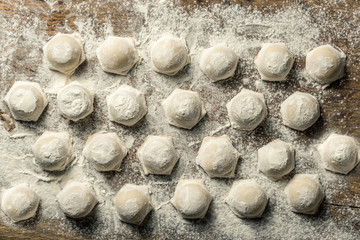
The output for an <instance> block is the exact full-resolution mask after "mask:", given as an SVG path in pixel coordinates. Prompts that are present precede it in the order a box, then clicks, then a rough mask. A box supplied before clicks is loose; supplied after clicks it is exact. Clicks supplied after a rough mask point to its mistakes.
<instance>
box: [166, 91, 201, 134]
mask: <svg viewBox="0 0 360 240" xmlns="http://www.w3.org/2000/svg"><path fill="white" fill-rule="evenodd" d="M162 106H163V108H164V111H165V115H166V118H167V120H168V122H169V124H171V125H174V126H177V127H180V128H185V129H192V128H193V127H194V126H195V125H196V124H197V123H198V122H199V121H200V120H201V119H202V118H203V117H204V116H205V114H206V110H205V107H204V104H203V103H202V101H201V100H200V98H199V95H198V94H197V93H196V92H193V91H190V90H182V89H175V90H174V91H173V92H172V93H171V94H170V95H169V96H168V97H167V98H166V99H165V100H164V101H163V102H162Z"/></svg>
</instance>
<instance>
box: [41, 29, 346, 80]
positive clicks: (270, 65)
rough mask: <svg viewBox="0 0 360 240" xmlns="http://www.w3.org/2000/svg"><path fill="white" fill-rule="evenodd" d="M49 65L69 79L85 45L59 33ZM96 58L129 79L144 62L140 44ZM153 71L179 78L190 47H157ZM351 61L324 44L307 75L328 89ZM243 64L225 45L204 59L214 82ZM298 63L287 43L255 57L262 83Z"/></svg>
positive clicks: (115, 41)
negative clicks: (134, 69) (240, 63)
mask: <svg viewBox="0 0 360 240" xmlns="http://www.w3.org/2000/svg"><path fill="white" fill-rule="evenodd" d="M43 50H44V56H45V58H44V59H45V62H46V64H47V66H48V67H49V68H50V69H52V70H56V71H59V72H62V73H64V74H67V75H71V74H73V73H74V71H75V69H76V68H77V67H78V66H79V65H80V64H81V63H82V62H83V61H84V60H85V54H84V49H83V40H82V39H81V37H80V36H79V35H78V34H61V33H58V34H57V35H55V36H54V37H53V38H51V39H50V41H49V42H48V43H47V44H46V45H45V46H44V49H43ZM96 54H97V57H98V60H99V63H100V66H101V68H102V69H103V70H104V71H105V72H109V73H114V74H121V75H126V74H127V73H128V72H129V71H130V69H131V68H133V67H134V66H135V65H136V64H138V63H139V62H140V60H141V56H140V55H139V53H138V51H137V49H136V46H135V44H134V39H132V38H123V37H114V36H111V37H109V38H107V39H106V40H105V41H104V42H103V43H101V44H100V46H99V48H98V49H97V50H96ZM150 56H151V65H152V68H153V69H154V70H155V71H156V72H159V73H162V74H166V75H175V74H177V73H178V72H179V71H180V70H181V69H183V68H184V66H186V65H187V64H189V63H190V57H189V52H188V48H187V46H186V42H185V40H184V39H181V38H178V37H176V36H174V35H171V34H166V35H164V36H162V37H161V38H160V39H159V40H157V41H156V42H154V43H153V44H151V46H150ZM345 59H346V56H345V54H344V52H343V51H341V50H340V49H337V48H334V47H332V46H331V45H322V46H319V47H317V48H315V49H313V50H311V51H309V52H308V53H307V55H306V71H307V73H308V75H309V76H310V78H311V79H313V80H315V81H317V82H318V83H320V84H322V85H325V86H327V85H329V84H330V83H331V82H333V81H335V80H337V79H339V78H341V77H342V76H343V72H344V66H345ZM238 61H239V57H238V56H237V55H236V53H235V52H234V51H233V50H232V49H230V48H229V47H227V46H226V44H225V43H222V44H218V45H215V46H213V47H210V48H208V49H205V50H204V51H203V53H202V55H201V58H200V69H201V70H202V72H203V73H204V74H205V75H206V76H207V77H208V78H209V79H210V80H211V81H213V82H216V81H219V80H224V79H227V78H229V77H232V76H233V75H234V73H235V70H236V68H237V65H238ZM293 63H294V56H293V54H292V53H291V52H290V51H289V49H288V48H287V47H286V45H285V44H284V43H264V44H263V45H262V48H261V50H260V51H259V53H258V55H257V56H256V57H255V66H256V68H257V70H258V72H259V74H260V77H261V79H263V80H267V81H284V80H286V76H287V75H288V73H289V72H290V70H291V68H292V65H293Z"/></svg>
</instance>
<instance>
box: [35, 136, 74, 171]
mask: <svg viewBox="0 0 360 240" xmlns="http://www.w3.org/2000/svg"><path fill="white" fill-rule="evenodd" d="M32 150H33V153H34V156H35V162H36V163H37V164H38V165H39V166H40V167H41V168H42V169H44V170H46V171H62V170H64V169H65V168H66V166H67V165H68V164H69V163H70V162H71V161H72V160H73V159H74V158H75V154H74V149H73V146H72V144H71V139H70V136H69V134H68V133H67V132H50V131H46V132H44V133H43V134H42V135H41V136H40V137H39V138H38V140H36V142H35V144H34V145H33V146H32Z"/></svg>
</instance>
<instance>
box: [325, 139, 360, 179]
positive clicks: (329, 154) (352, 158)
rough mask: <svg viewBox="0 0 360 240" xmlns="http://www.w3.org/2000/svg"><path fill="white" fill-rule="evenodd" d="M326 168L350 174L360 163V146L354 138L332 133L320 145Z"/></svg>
mask: <svg viewBox="0 0 360 240" xmlns="http://www.w3.org/2000/svg"><path fill="white" fill-rule="evenodd" d="M318 150H319V152H320V156H321V160H322V162H323V163H324V165H325V169H327V170H330V171H333V172H336V173H341V174H348V173H349V172H350V171H351V170H352V169H353V168H354V167H355V166H356V165H357V164H358V163H359V153H360V151H359V146H358V143H357V142H356V141H355V139H354V138H352V137H349V136H345V135H339V134H334V133H333V134H331V135H330V136H329V137H328V138H327V139H326V140H325V142H324V143H323V144H321V145H320V146H319V147H318Z"/></svg>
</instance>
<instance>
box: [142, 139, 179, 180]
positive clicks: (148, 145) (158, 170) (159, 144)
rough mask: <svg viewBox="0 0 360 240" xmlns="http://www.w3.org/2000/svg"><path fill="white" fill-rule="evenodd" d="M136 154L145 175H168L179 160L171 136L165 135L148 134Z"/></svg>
mask: <svg viewBox="0 0 360 240" xmlns="http://www.w3.org/2000/svg"><path fill="white" fill-rule="evenodd" d="M137 156H138V158H139V159H140V161H141V164H142V167H143V170H144V172H145V174H146V175H148V174H159V175H170V174H171V171H172V170H173V168H174V166H175V164H176V162H177V161H178V160H179V154H178V153H177V151H176V149H175V148H174V145H173V142H172V138H171V137H167V136H148V137H147V138H146V139H145V142H144V143H143V144H142V145H141V147H140V148H139V150H138V152H137Z"/></svg>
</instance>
